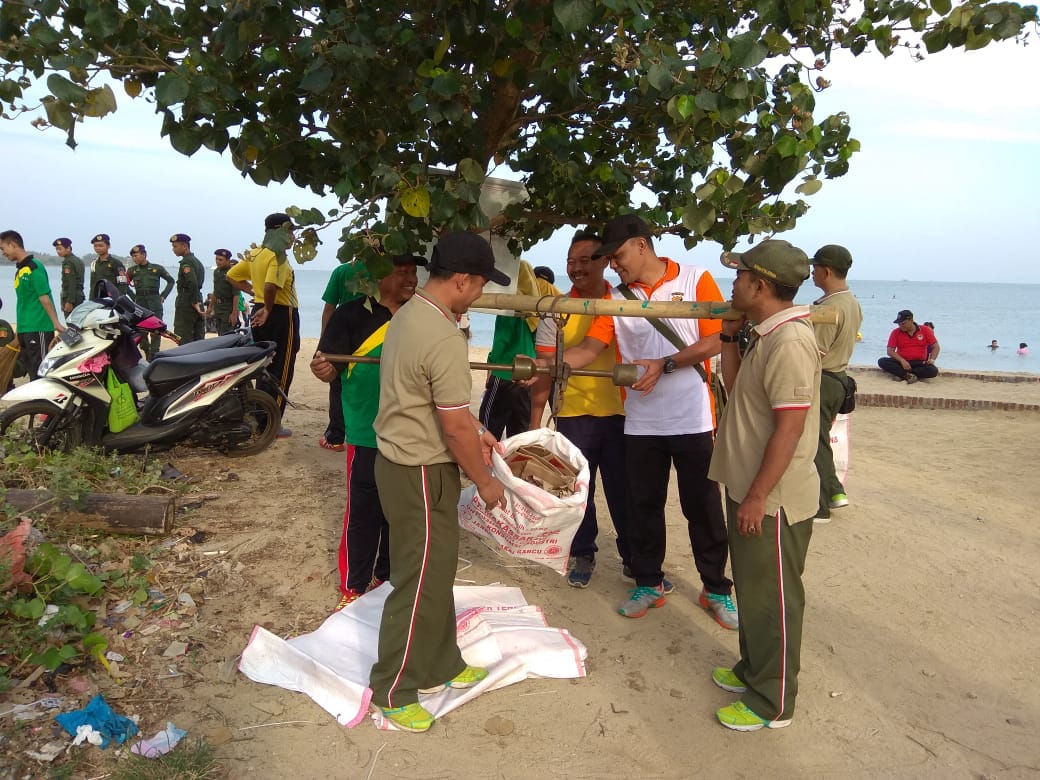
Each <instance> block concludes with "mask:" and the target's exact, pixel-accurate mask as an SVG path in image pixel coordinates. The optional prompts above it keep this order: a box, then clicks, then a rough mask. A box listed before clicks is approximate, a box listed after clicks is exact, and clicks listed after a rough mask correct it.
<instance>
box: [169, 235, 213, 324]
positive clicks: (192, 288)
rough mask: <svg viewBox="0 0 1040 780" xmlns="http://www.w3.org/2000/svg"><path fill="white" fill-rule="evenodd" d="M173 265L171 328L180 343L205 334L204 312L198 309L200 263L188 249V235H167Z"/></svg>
mask: <svg viewBox="0 0 1040 780" xmlns="http://www.w3.org/2000/svg"><path fill="white" fill-rule="evenodd" d="M170 245H171V247H172V249H173V254H174V255H176V256H177V257H178V258H179V260H180V262H179V263H178V265H177V298H176V300H175V302H174V304H173V332H174V333H176V334H177V337H178V338H179V339H180V340H181V343H182V344H188V343H189V342H192V341H198V340H199V339H204V338H206V312H205V311H203V309H202V282H203V278H204V275H205V272H204V271H203V268H202V263H201V262H200V261H199V259H198V258H197V257H195V255H193V254H192V252H191V236H189V235H187V234H185V233H174V234H173V235H172V236H170Z"/></svg>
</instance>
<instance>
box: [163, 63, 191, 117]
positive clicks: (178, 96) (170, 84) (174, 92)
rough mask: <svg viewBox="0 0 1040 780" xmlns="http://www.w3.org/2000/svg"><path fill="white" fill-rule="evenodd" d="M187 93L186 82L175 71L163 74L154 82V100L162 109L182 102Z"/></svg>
mask: <svg viewBox="0 0 1040 780" xmlns="http://www.w3.org/2000/svg"><path fill="white" fill-rule="evenodd" d="M189 91H190V89H189V86H188V82H187V81H186V80H185V78H184V77H183V76H182V75H181V74H180V73H177V72H175V71H171V72H169V73H164V74H163V75H161V76H160V77H159V80H158V81H156V82H155V100H156V102H157V103H158V104H159V105H160V106H162V107H163V108H169V107H170V106H175V105H177V104H178V103H182V102H184V99H185V98H186V97H188V92H189Z"/></svg>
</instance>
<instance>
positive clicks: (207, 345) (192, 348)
mask: <svg viewBox="0 0 1040 780" xmlns="http://www.w3.org/2000/svg"><path fill="white" fill-rule="evenodd" d="M247 344H249V336H248V334H245V333H226V334H224V335H223V336H217V337H216V338H215V339H199V340H198V341H189V342H188V343H187V344H181V345H180V346H178V347H172V348H170V349H164V350H160V352H159V354H157V355H156V356H155V358H154V359H153V360H152V362H153V363H154V362H155V361H156V360H165V359H166V358H172V357H179V356H181V355H197V354H198V353H200V352H209V351H210V350H214V349H227V348H229V347H244V346H246V345H247Z"/></svg>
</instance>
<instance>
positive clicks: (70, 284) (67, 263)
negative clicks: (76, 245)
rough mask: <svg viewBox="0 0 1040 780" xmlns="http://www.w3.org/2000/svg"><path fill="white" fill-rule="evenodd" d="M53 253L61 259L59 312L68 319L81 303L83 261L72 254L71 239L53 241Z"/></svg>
mask: <svg viewBox="0 0 1040 780" xmlns="http://www.w3.org/2000/svg"><path fill="white" fill-rule="evenodd" d="M54 251H55V252H57V253H58V257H60V258H61V310H62V312H63V313H64V314H65V316H66V317H68V315H69V313H70V312H71V311H72V310H73V309H75V308H76V307H77V306H79V305H80V304H81V303H83V276H84V274H83V271H84V268H83V261H82V260H80V259H79V258H78V257H76V255H74V254H72V239H71V238H56V239H54Z"/></svg>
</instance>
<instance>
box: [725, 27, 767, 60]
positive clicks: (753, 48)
mask: <svg viewBox="0 0 1040 780" xmlns="http://www.w3.org/2000/svg"><path fill="white" fill-rule="evenodd" d="M768 54H769V48H768V47H767V46H765V45H764V44H763V43H762V41H761V40H760V39H759V36H758V33H756V32H746V33H743V34H741V35H737V36H735V37H734V38H733V39H732V40H731V41H730V42H729V56H730V60H731V61H732V62H733V66H734V67H737V68H754V67H756V66H757V65H759V64H760V63H761V62H762V60H764V59H765V58H766V57H767V56H768Z"/></svg>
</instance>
